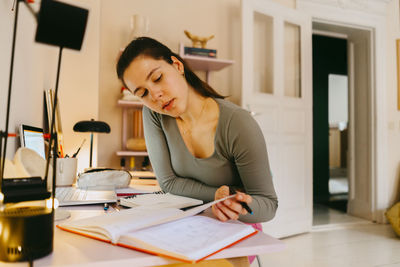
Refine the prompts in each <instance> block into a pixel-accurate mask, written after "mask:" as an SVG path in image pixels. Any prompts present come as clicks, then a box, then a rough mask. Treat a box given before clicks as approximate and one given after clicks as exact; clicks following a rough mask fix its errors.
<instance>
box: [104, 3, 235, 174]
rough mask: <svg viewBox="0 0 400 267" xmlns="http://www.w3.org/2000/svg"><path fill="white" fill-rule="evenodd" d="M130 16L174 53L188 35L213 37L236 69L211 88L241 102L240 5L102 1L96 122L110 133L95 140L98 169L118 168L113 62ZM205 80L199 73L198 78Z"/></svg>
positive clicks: (216, 76)
mask: <svg viewBox="0 0 400 267" xmlns="http://www.w3.org/2000/svg"><path fill="white" fill-rule="evenodd" d="M133 14H140V15H145V16H148V17H149V19H150V30H149V33H148V36H150V37H153V38H155V39H158V40H159V41H161V42H163V43H164V44H166V45H167V46H169V47H170V48H171V49H172V50H174V51H175V52H178V45H179V42H184V43H185V44H187V45H190V44H191V42H190V40H189V39H188V38H187V37H186V36H185V34H184V32H183V31H184V30H188V31H190V32H191V33H193V34H196V35H199V36H209V35H211V34H214V35H215V37H214V39H212V40H210V41H209V42H208V44H207V47H209V48H216V49H217V50H218V53H217V55H218V58H223V59H232V60H234V61H235V64H233V65H232V66H230V67H228V68H225V69H223V70H221V71H218V72H213V73H211V75H210V80H211V82H210V84H211V85H212V86H213V87H214V88H215V89H216V90H217V91H218V92H220V93H222V94H224V95H230V96H231V97H230V98H229V99H230V100H231V101H233V102H236V103H240V84H241V77H240V76H241V75H240V71H241V59H240V49H241V39H240V27H241V26H240V25H241V24H240V0H218V1H215V0H202V1H197V0H168V1H165V0H147V1H140V0H114V1H107V0H103V1H102V2H101V47H100V51H101V53H100V54H101V57H100V101H99V105H100V106H99V118H100V119H101V120H103V121H106V122H107V123H109V124H110V126H111V134H108V135H99V155H98V156H99V165H100V166H109V165H110V163H111V166H113V167H118V166H119V158H118V157H117V156H115V152H116V151H117V150H120V148H121V109H120V108H118V107H117V106H116V102H117V100H118V99H119V97H120V95H119V91H120V88H121V83H120V82H119V81H118V79H117V75H116V72H115V64H116V57H117V54H118V51H119V49H120V48H122V47H124V45H126V42H127V41H128V40H127V36H128V35H129V30H130V17H131V16H132V15H133ZM199 75H200V77H204V74H203V73H199Z"/></svg>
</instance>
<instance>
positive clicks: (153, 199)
mask: <svg viewBox="0 0 400 267" xmlns="http://www.w3.org/2000/svg"><path fill="white" fill-rule="evenodd" d="M120 204H121V205H122V206H125V207H130V208H137V207H143V208H177V209H182V208H186V207H191V206H197V205H201V204H203V201H202V200H200V199H195V198H191V197H184V196H178V195H174V194H171V193H165V192H163V191H157V192H154V193H150V194H140V195H133V196H129V197H126V198H121V200H120Z"/></svg>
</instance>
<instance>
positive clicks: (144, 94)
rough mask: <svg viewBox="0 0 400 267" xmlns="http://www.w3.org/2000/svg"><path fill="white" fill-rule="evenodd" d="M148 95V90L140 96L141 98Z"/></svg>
mask: <svg viewBox="0 0 400 267" xmlns="http://www.w3.org/2000/svg"><path fill="white" fill-rule="evenodd" d="M147 94H148V91H147V90H144V92H143V94H141V95H140V97H145V96H146V95H147Z"/></svg>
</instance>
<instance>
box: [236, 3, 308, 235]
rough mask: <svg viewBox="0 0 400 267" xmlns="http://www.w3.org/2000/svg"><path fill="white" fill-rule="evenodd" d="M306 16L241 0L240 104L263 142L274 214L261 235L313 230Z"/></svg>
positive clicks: (292, 233) (290, 10) (277, 7)
mask: <svg viewBox="0 0 400 267" xmlns="http://www.w3.org/2000/svg"><path fill="white" fill-rule="evenodd" d="M311 28H312V27H311V18H310V17H307V16H305V15H304V14H300V13H299V12H298V11H296V10H294V9H289V8H286V7H283V6H281V5H279V4H275V3H271V1H265V0H242V63H243V70H242V105H243V107H244V108H246V109H249V110H251V111H252V112H254V113H253V114H254V118H255V119H256V120H257V122H258V123H259V124H260V127H261V129H262V131H263V133H264V137H265V139H266V143H267V149H268V155H269V159H270V165H271V170H272V175H273V181H274V185H275V189H276V193H277V195H278V201H279V205H278V210H277V213H276V216H275V218H274V219H273V220H271V221H270V222H267V223H264V224H263V228H264V232H266V233H268V234H271V235H272V236H275V237H284V236H289V235H294V234H298V233H302V232H307V231H310V229H311V226H312V61H311V59H312V52H311V51H312V47H311V46H312V41H311V40H312V39H311V38H312V32H311Z"/></svg>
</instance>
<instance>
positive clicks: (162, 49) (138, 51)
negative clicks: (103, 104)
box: [117, 37, 225, 98]
mask: <svg viewBox="0 0 400 267" xmlns="http://www.w3.org/2000/svg"><path fill="white" fill-rule="evenodd" d="M139 55H144V56H149V57H151V58H153V59H156V60H160V59H162V60H164V61H166V62H167V63H169V64H172V59H171V57H172V56H174V57H176V58H177V59H178V60H179V61H180V62H182V64H183V67H184V70H185V79H186V81H187V83H188V84H189V85H190V86H192V87H193V88H194V89H195V90H196V91H197V92H198V93H199V94H200V95H202V96H206V97H214V98H225V97H224V96H222V95H220V94H219V93H217V92H216V91H215V90H214V89H213V88H212V87H211V86H210V85H209V84H207V83H206V82H203V81H202V80H201V79H200V78H199V77H198V76H197V75H196V74H195V73H194V72H193V71H192V70H191V69H190V67H189V66H188V65H187V63H186V62H185V61H184V60H183V59H182V58H181V57H180V56H179V55H177V54H175V53H174V52H172V51H171V49H169V48H168V47H166V46H165V45H163V44H162V43H160V42H158V41H157V40H154V39H152V38H149V37H139V38H136V39H134V40H133V41H132V42H131V43H130V44H129V45H128V46H127V47H126V48H125V50H124V51H123V52H122V54H121V56H120V58H119V60H118V63H117V75H118V78H119V79H120V80H121V81H122V83H123V84H124V86H125V87H126V88H128V87H127V86H126V84H125V81H124V77H123V76H124V72H125V70H126V69H127V68H128V67H129V65H130V64H131V62H132V61H133V60H134V59H135V58H136V57H138V56H139Z"/></svg>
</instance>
